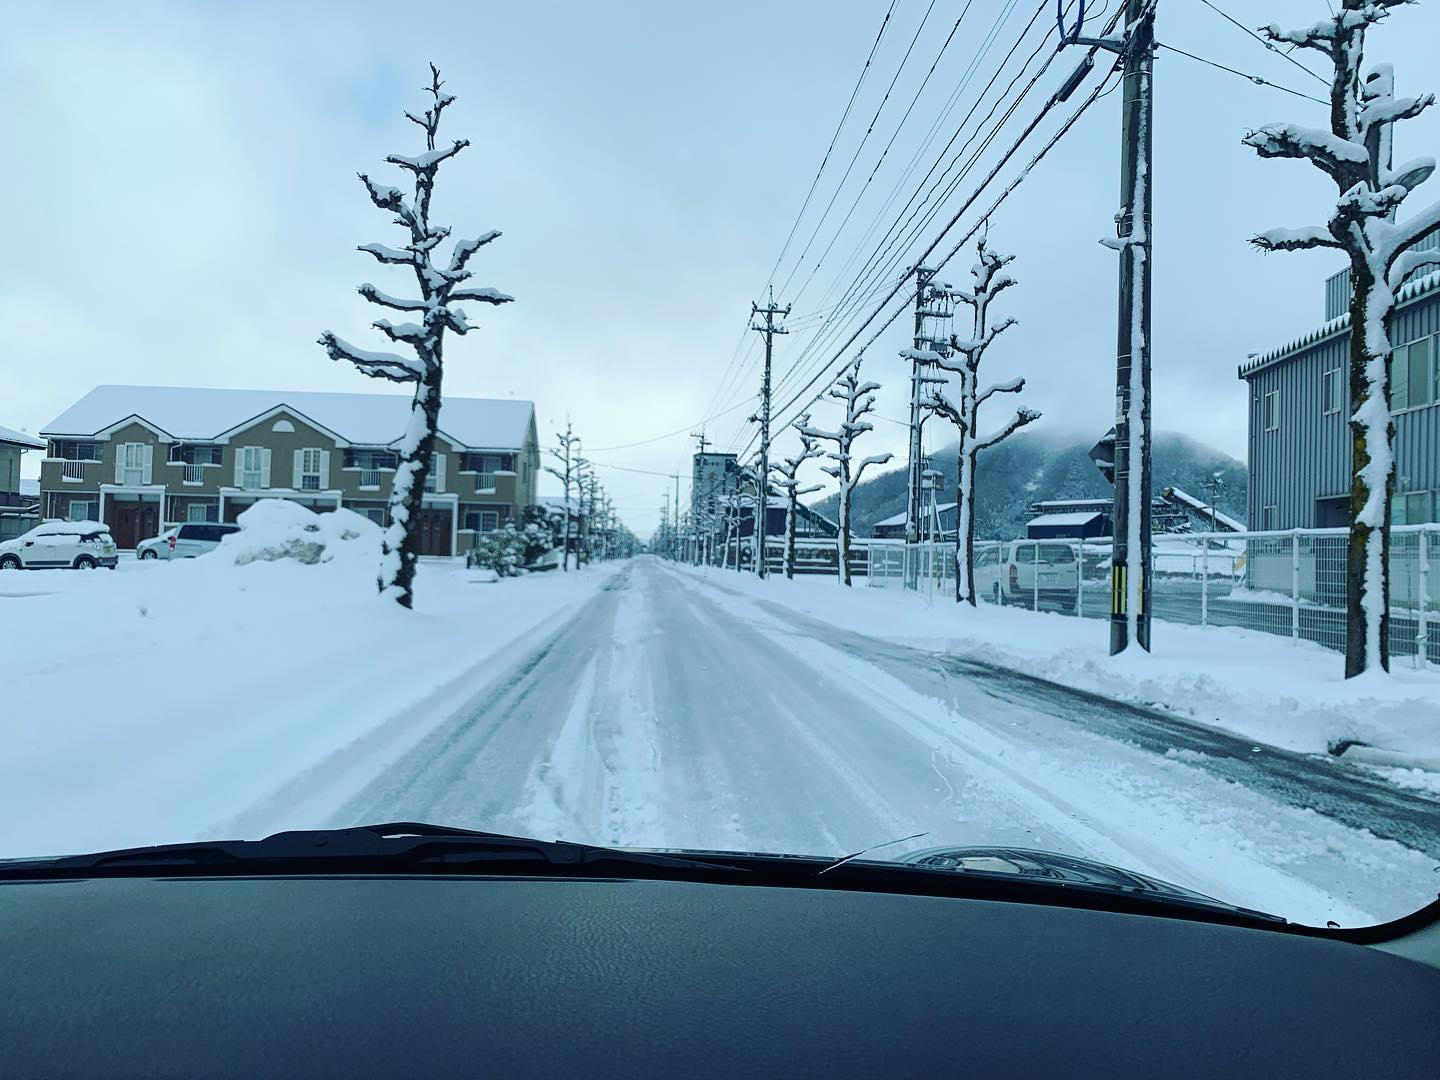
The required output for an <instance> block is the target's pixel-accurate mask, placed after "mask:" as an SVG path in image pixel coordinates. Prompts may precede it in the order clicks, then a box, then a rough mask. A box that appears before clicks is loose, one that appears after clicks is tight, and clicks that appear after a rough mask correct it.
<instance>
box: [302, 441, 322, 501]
mask: <svg viewBox="0 0 1440 1080" xmlns="http://www.w3.org/2000/svg"><path fill="white" fill-rule="evenodd" d="M320 453H321V451H320V450H319V449H318V448H315V447H312V448H310V449H307V450H301V451H300V480H299V483H298V486H299V488H300V490H301V491H319V490H320Z"/></svg>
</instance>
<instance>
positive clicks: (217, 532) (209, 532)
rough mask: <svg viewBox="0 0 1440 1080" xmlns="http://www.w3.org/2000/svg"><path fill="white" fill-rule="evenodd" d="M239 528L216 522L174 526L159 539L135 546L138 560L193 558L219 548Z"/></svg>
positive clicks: (152, 539)
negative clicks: (221, 542)
mask: <svg viewBox="0 0 1440 1080" xmlns="http://www.w3.org/2000/svg"><path fill="white" fill-rule="evenodd" d="M239 531H240V526H239V525H221V524H219V523H217V522H213V521H187V522H185V523H184V524H181V525H172V526H170V528H168V529H166V530H165V531H164V532H162V533H161V534H160V535H159V536H152V537H151V538H150V539H149V540H142V541H140V543H138V544H136V545H135V557H136V558H137V559H193V558H194V557H195V556H196V555H204V554H205V553H206V552H207V551H214V550H215V549H216V548H217V547H219V546H220V541H221V540H223V539H224V538H225V537H227V536H229V535H230V534H231V533H234V532H239Z"/></svg>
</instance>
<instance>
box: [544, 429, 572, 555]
mask: <svg viewBox="0 0 1440 1080" xmlns="http://www.w3.org/2000/svg"><path fill="white" fill-rule="evenodd" d="M579 448H580V436H579V435H576V434H575V429H574V428H573V427H571V426H570V421H569V420H568V419H567V420H566V421H565V430H564V431H557V432H556V433H555V446H554V447H552V448H551V449H550V451H549V454H550V456H551V457H553V458H554V459H555V464H554V465H546V466H545V471H546V472H548V473H549V474H550V475H551V476H553V477H555V479H557V480H559V481H560V483H561V485H562V490H563V493H564V499H565V529H564V532H562V533H561V534H560V569H561V571H562V572H565V571H568V570H569V569H570V523H571V520H572V518H573V515H572V514H571V512H570V508H571V502H570V490H571V485H572V484H573V482H574V479H575V477H574V470H575V465H576V462H577V461H578V460H579V458H578V451H579ZM576 569H579V564H578V563H577V564H576Z"/></svg>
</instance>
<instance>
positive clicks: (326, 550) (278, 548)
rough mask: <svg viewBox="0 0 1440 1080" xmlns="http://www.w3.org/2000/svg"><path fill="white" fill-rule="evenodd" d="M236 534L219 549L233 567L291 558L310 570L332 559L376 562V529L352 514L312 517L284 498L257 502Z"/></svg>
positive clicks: (243, 516) (342, 512) (241, 520)
mask: <svg viewBox="0 0 1440 1080" xmlns="http://www.w3.org/2000/svg"><path fill="white" fill-rule="evenodd" d="M236 522H237V523H238V524H239V526H240V531H239V532H238V533H233V534H231V535H230V536H227V537H226V538H225V539H224V540H223V541H222V542H221V545H220V553H221V555H222V556H224V557H226V558H228V559H229V560H231V561H232V562H233V563H234V564H235V565H236V566H244V565H246V564H247V563H252V562H274V561H276V560H279V559H293V560H294V561H295V562H298V563H303V564H305V565H307V566H312V565H314V564H316V563H328V562H331V561H333V560H334V559H336V558H342V559H345V560H347V561H348V560H350V559H356V558H359V559H369V560H373V559H376V558H378V556H379V550H380V527H379V526H378V525H376V524H375V523H374V522H373V521H371V520H370V519H369V518H367V517H363V516H362V515H360V514H357V513H355V511H353V510H345V509H339V510H332V511H327V512H326V513H322V514H317V513H315V512H314V511H312V510H308V509H306V508H305V507H303V506H301V505H300V504H298V503H293V502H290V501H289V500H288V499H261V500H259V501H258V502H256V503H255V505H254V506H252V507H250V509H248V510H246V511H245V512H244V513H242V514H241V515H240V516H239V517H238V518H236Z"/></svg>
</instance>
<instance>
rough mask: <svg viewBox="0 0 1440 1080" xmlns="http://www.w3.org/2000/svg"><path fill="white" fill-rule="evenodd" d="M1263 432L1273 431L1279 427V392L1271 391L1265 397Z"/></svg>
mask: <svg viewBox="0 0 1440 1080" xmlns="http://www.w3.org/2000/svg"><path fill="white" fill-rule="evenodd" d="M1264 408H1265V430H1266V431H1274V430H1276V429H1277V428H1278V427H1279V426H1280V391H1278V390H1271V391H1270V392H1269V393H1267V394H1266V395H1265V399H1264Z"/></svg>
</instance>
